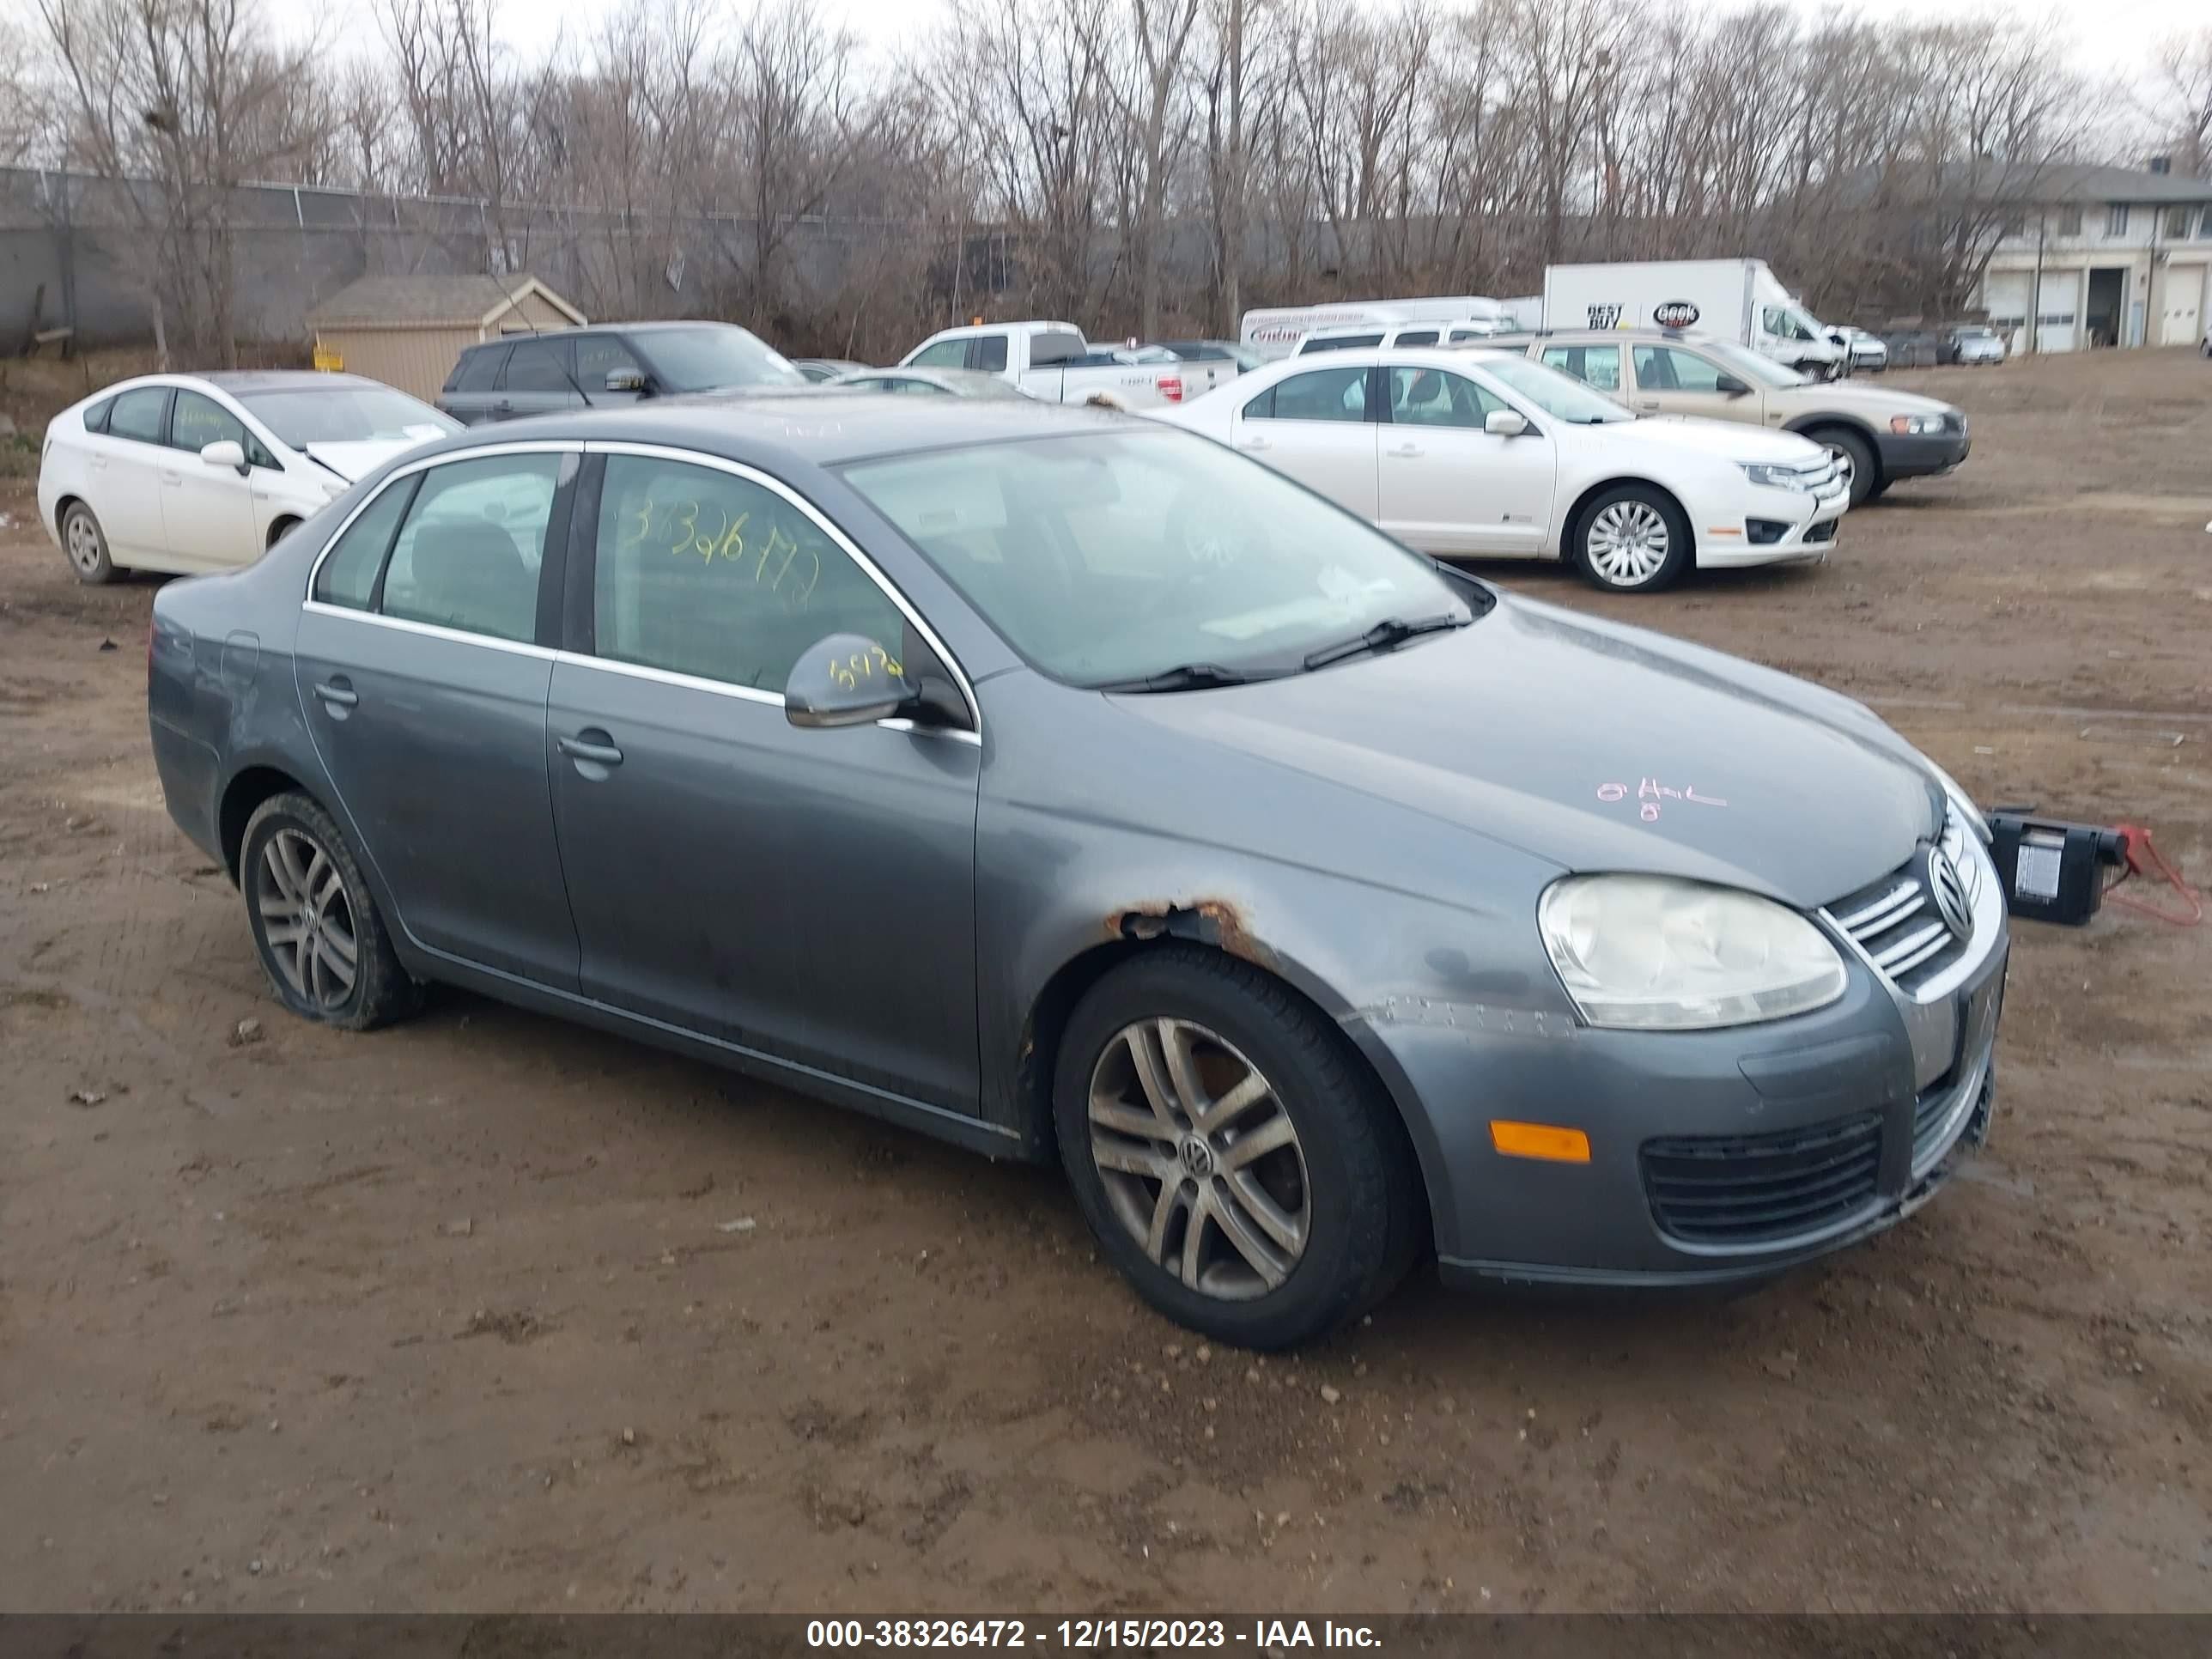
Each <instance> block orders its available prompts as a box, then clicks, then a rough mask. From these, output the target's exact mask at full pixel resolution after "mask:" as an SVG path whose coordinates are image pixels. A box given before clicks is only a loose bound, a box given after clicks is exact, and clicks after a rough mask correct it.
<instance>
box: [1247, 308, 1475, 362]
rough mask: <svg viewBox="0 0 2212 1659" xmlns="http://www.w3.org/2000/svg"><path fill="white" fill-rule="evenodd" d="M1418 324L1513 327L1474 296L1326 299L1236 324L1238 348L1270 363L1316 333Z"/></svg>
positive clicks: (1255, 315)
mask: <svg viewBox="0 0 2212 1659" xmlns="http://www.w3.org/2000/svg"><path fill="white" fill-rule="evenodd" d="M1417 323H1468V324H1473V325H1480V326H1481V327H1485V328H1488V329H1491V330H1492V331H1502V330H1504V329H1506V328H1509V327H1510V326H1511V325H1512V319H1511V318H1510V316H1509V315H1508V314H1507V313H1506V310H1505V307H1504V306H1502V305H1500V304H1499V303H1498V301H1495V300H1490V299H1486V298H1484V297H1483V296H1482V295H1479V294H1448V295H1431V296H1429V297H1427V298H1425V299H1413V300H1331V301H1328V302H1326V303H1325V304H1322V305H1317V306H1274V307H1267V308H1265V309H1262V310H1258V311H1248V312H1246V313H1244V318H1243V322H1242V323H1241V324H1240V325H1238V331H1237V343H1238V344H1239V345H1242V346H1243V348H1244V349H1246V350H1247V351H1250V352H1253V353H1255V354H1256V355H1257V356H1261V357H1266V358H1269V359H1273V358H1276V357H1287V356H1290V355H1291V353H1292V352H1293V351H1295V350H1297V344H1298V342H1299V341H1300V340H1302V339H1304V337H1306V336H1307V335H1309V334H1310V333H1312V332H1313V331H1315V330H1316V329H1322V328H1327V329H1346V328H1348V329H1358V328H1372V329H1375V330H1376V331H1378V332H1379V331H1389V330H1392V329H1397V328H1402V327H1404V326H1405V325H1407V324H1417ZM1431 343H1433V342H1431Z"/></svg>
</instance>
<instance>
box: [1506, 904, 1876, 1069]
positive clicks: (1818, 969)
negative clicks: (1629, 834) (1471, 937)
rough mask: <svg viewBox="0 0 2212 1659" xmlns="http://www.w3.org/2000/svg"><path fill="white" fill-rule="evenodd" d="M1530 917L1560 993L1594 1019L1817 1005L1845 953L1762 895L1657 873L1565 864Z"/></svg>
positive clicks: (1750, 1012) (1693, 1025)
mask: <svg viewBox="0 0 2212 1659" xmlns="http://www.w3.org/2000/svg"><path fill="white" fill-rule="evenodd" d="M1536 926H1537V928H1538V930H1539V931H1540V932H1541V933H1542V934H1543V937H1544V948H1545V950H1546V951H1548V952H1550V954H1551V957H1552V965H1553V967H1554V968H1556V969H1559V979H1560V981H1561V982H1562V983H1564V984H1565V986H1566V987H1567V994H1568V995H1569V996H1571V997H1572V998H1573V999H1574V1000H1575V1006H1576V1007H1577V1008H1578V1009H1580V1010H1581V1011H1582V1015H1583V1018H1584V1019H1586V1020H1588V1021H1589V1023H1590V1024H1593V1025H1606V1026H1613V1027H1617V1028H1619V1029H1621V1030H1640V1031H1691V1030H1705V1029H1710V1028H1711V1027H1713V1026H1717V1025H1747V1024H1751V1023H1752V1022H1753V1021H1755V1020H1764V1019H1780V1018H1783V1017H1784V1015H1788V1014H1802V1013H1804V1012H1807V1011H1808V1010H1809V1009H1814V1008H1819V1007H1822V1006H1826V1004H1828V1003H1831V1002H1833V1001H1834V1000H1836V999H1837V998H1838V997H1839V996H1841V995H1842V994H1844V963H1843V958H1842V957H1839V956H1838V955H1837V954H1836V947H1835V946H1834V945H1831V944H1830V943H1829V942H1828V939H1827V936H1826V934H1825V933H1821V932H1820V929H1819V928H1817V927H1814V925H1813V924H1812V923H1811V922H1809V921H1807V920H1806V919H1805V918H1804V917H1802V916H1801V915H1798V914H1797V913H1796V911H1795V910H1791V909H1788V908H1784V906H1782V905H1779V904H1777V903H1774V902H1772V901H1771V900H1769V899H1763V898H1759V897H1758V896H1755V895H1753V894H1751V893H1743V892H1738V891H1736V890H1735V889H1733V888H1728V887H1708V886H1706V885H1705V884H1702V883H1699V882H1692V881H1677V880H1674V879H1673V878H1669V877H1663V876H1569V877H1567V878H1565V879H1564V880H1560V881H1556V882H1553V884H1552V885H1551V886H1550V887H1548V888H1547V889H1546V890H1545V891H1544V896H1543V898H1542V899H1541V901H1540V902H1538V904H1537V907H1536Z"/></svg>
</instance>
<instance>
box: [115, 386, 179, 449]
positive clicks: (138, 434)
mask: <svg viewBox="0 0 2212 1659" xmlns="http://www.w3.org/2000/svg"><path fill="white" fill-rule="evenodd" d="M168 411H169V388H168V387H167V386H140V387H138V388H137V390H135V391H131V392H124V393H123V394H122V395H121V396H120V397H118V398H116V400H115V404H114V406H113V407H112V408H111V409H110V410H108V412H107V435H108V436H109V437H111V438H128V439H130V440H131V441H132V442H134V443H142V444H157V443H159V442H161V428H162V426H163V425H164V424H165V422H164V419H163V417H164V416H167V413H168Z"/></svg>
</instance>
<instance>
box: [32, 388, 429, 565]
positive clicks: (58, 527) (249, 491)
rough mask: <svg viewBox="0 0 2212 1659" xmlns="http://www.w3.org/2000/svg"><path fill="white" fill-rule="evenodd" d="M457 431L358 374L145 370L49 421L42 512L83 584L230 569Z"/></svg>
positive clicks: (420, 406)
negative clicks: (124, 575) (363, 480)
mask: <svg viewBox="0 0 2212 1659" xmlns="http://www.w3.org/2000/svg"><path fill="white" fill-rule="evenodd" d="M460 429H461V428H460V425H459V422H456V421H454V420H453V419H452V418H451V417H450V416H445V415H441V414H440V413H439V412H438V411H437V410H435V409H433V408H431V407H430V406H429V405H428V404H423V403H417V402H416V400H415V399H414V398H410V397H409V396H408V395H407V394H406V393H405V392H396V391H394V390H393V389H392V387H390V386H385V385H383V384H382V383H380V382H379V381H376V380H362V378H361V377H359V376H358V375H353V374H311V373H308V372H307V371H304V370H279V371H270V372H266V373H254V372H246V371H240V372H236V373H222V374H149V375H145V376H143V377H141V378H140V379H137V380H125V381H121V382H119V383H118V384H117V385H115V386H109V387H107V388H106V390H105V391H103V392H100V393H99V394H98V395H97V396H95V397H92V398H86V399H85V400H84V401H83V402H82V403H80V404H75V405H73V406H72V407H70V408H69V409H65V410H63V411H62V412H61V413H60V414H59V415H57V416H54V418H53V420H52V422H49V423H48V425H47V427H46V448H45V450H44V452H43V453H42V454H41V455H40V461H39V516H40V519H41V520H43V521H44V523H45V524H46V529H47V532H48V533H49V534H51V535H52V537H53V538H54V539H55V540H56V541H57V542H58V543H59V544H61V549H62V551H63V552H64V553H65V554H67V555H68V556H69V562H70V568H71V569H72V570H74V571H75V572H76V578H77V580H79V581H82V582H104V581H106V580H108V579H109V578H110V577H111V576H112V575H113V574H115V573H116V572H117V571H118V570H156V571H169V572H185V573H188V572H191V571H196V570H225V569H229V568H232V567H234V566H237V565H241V564H251V563H252V562H253V561H254V560H256V559H258V558H259V557H260V556H261V555H262V552H263V550H264V549H266V548H269V547H270V546H272V545H274V544H275V543H276V541H277V539H278V538H280V537H282V536H283V534H284V532H286V531H288V530H289V529H290V528H291V527H292V526H294V525H295V524H297V523H299V522H300V520H302V519H304V518H306V517H307V516H308V515H309V514H310V513H316V512H319V511H320V510H321V508H322V507H323V506H324V505H325V503H327V502H328V501H331V499H332V498H334V497H336V496H337V495H343V494H344V493H345V491H346V489H348V487H349V486H350V485H351V484H352V483H353V482H354V480H355V479H356V478H359V477H364V476H365V475H366V474H367V473H368V472H369V471H371V470H372V469H373V468H374V467H377V466H380V465H383V463H384V462H385V461H386V460H388V459H391V458H392V456H394V455H397V454H399V453H402V452H403V451H405V450H409V449H412V448H413V447H415V446H416V445H417V444H420V443H424V442H427V441H428V440H430V439H432V438H442V437H443V436H445V435H446V434H447V433H449V432H458V431H459V430H460Z"/></svg>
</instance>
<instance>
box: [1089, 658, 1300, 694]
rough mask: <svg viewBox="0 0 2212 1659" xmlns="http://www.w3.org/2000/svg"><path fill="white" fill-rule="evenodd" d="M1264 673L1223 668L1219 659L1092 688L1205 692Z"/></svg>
mask: <svg viewBox="0 0 2212 1659" xmlns="http://www.w3.org/2000/svg"><path fill="white" fill-rule="evenodd" d="M1266 678H1268V677H1267V675H1265V674H1247V673H1245V672H1243V671H1242V670H1240V669H1235V668H1224V667H1223V666H1222V665H1220V664H1219V663H1218V662H1179V663H1177V664H1176V665H1175V666H1174V667H1173V668H1164V669H1162V670H1161V671H1159V672H1158V673H1157V674H1146V675H1144V676H1143V677H1142V678H1138V679H1133V680H1109V681H1108V682H1107V683H1106V684H1103V685H1095V686H1093V687H1091V690H1094V691H1202V690H1206V688H1207V687H1209V686H1214V685H1247V684H1250V683H1251V682H1252V681H1254V680H1258V679H1266Z"/></svg>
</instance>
